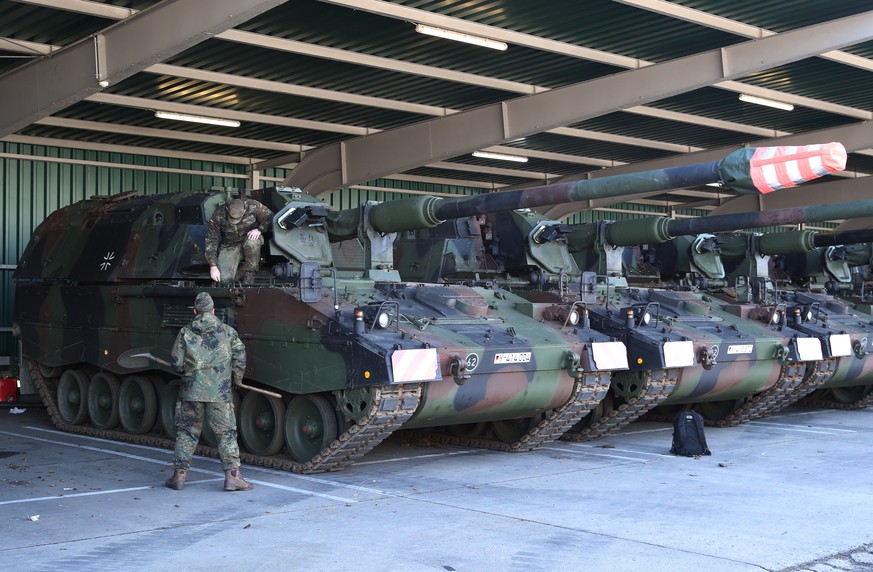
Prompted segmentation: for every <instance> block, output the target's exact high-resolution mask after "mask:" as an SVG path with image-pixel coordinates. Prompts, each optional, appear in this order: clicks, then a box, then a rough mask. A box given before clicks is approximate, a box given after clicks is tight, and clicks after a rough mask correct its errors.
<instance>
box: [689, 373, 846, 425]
mask: <svg viewBox="0 0 873 572" xmlns="http://www.w3.org/2000/svg"><path fill="white" fill-rule="evenodd" d="M836 371H837V358H827V359H823V360H821V361H817V362H813V365H812V367H809V366H808V364H807V363H806V362H799V363H790V364H785V365H784V366H782V371H781V372H780V373H779V379H778V380H777V381H776V383H775V384H774V385H773V387H771V388H769V389H767V390H764V391H762V392H761V393H758V394H756V395H754V396H752V397H751V398H749V399H748V400H747V401H746V402H745V403H743V404H742V405H741V406H740V407H739V408H737V409H736V410H734V411H733V412H731V414H730V415H728V416H727V417H725V418H724V419H717V420H714V419H705V420H704V423H705V424H706V425H709V426H712V427H734V426H736V425H741V424H743V423H747V422H749V421H752V420H753V419H760V418H761V417H766V416H767V415H770V414H772V413H776V412H777V411H780V410H782V409H784V408H786V407H788V406H789V405H791V404H792V403H794V402H796V401H797V400H798V399H800V398H802V397H803V396H805V395H808V394H809V393H812V392H813V391H815V390H816V389H818V387H819V386H821V385H822V384H824V383H826V382H827V381H828V380H829V379H830V378H831V376H833V375H834V373H835V372H836Z"/></svg>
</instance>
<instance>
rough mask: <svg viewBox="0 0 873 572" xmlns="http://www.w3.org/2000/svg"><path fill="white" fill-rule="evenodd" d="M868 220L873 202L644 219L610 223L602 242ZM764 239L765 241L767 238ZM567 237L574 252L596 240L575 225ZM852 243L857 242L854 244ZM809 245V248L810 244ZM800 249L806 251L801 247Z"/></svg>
mask: <svg viewBox="0 0 873 572" xmlns="http://www.w3.org/2000/svg"><path fill="white" fill-rule="evenodd" d="M869 216H873V200H871V201H854V202H848V203H837V204H828V205H812V206H806V207H794V208H787V209H774V210H770V211H759V212H749V213H737V214H730V215H715V216H706V217H698V218H687V219H674V218H663V217H653V218H648V219H637V220H625V221H618V222H614V223H612V224H610V225H608V226H607V227H606V229H605V241H606V243H607V244H609V245H612V246H635V245H638V244H660V243H662V242H667V241H668V240H672V239H674V238H676V237H679V236H693V235H698V234H704V233H706V234H713V233H717V232H730V231H736V230H740V229H748V228H762V227H769V226H780V225H786V224H801V223H812V222H823V221H828V220H837V219H851V218H861V217H869ZM781 234H784V233H774V234H773V235H772V236H776V235H781ZM842 234H843V235H844V236H849V234H848V232H847V233H842ZM767 236H768V237H769V236H771V235H767ZM567 237H568V240H569V244H570V247H571V248H572V249H573V250H574V251H580V250H584V249H585V248H590V247H592V246H593V245H594V243H595V241H596V239H597V228H596V225H593V224H586V225H578V226H576V227H574V229H573V230H572V231H571V232H570V233H568V235H567ZM768 240H770V241H771V242H774V243H775V240H776V239H775V238H772V239H768ZM807 240H813V238H812V237H810V238H809V239H807ZM765 242H766V241H765ZM847 242H848V241H847ZM854 242H858V241H857V240H855V241H854ZM780 244H781V243H780ZM804 244H805V243H804ZM809 244H810V245H812V243H811V242H810V243H809ZM773 248H774V249H778V248H783V246H777V245H776V244H774V246H773ZM803 249H807V248H805V247H804V248H803Z"/></svg>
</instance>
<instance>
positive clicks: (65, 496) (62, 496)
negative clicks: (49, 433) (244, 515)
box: [0, 477, 224, 506]
mask: <svg viewBox="0 0 873 572" xmlns="http://www.w3.org/2000/svg"><path fill="white" fill-rule="evenodd" d="M222 480H224V479H223V478H220V477H216V478H214V479H200V480H198V481H185V486H186V487H187V486H189V485H199V484H202V483H215V482H218V481H222ZM153 488H155V487H154V485H151V486H147V487H128V488H124V489H111V490H105V491H88V492H87V493H70V494H66V493H58V494H56V495H52V496H50V497H36V498H32V499H14V500H8V501H0V506H2V505H7V504H22V503H29V502H39V501H49V500H63V499H70V498H76V497H93V496H96V495H112V494H116V493H129V492H135V491H147V490H149V489H153Z"/></svg>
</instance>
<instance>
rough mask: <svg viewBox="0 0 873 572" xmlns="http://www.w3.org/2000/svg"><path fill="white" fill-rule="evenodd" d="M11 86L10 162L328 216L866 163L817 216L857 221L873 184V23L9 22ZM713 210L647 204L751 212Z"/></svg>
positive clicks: (107, 6) (478, 13)
mask: <svg viewBox="0 0 873 572" xmlns="http://www.w3.org/2000/svg"><path fill="white" fill-rule="evenodd" d="M419 24H422V25H428V26H434V27H438V28H441V29H445V30H451V31H455V32H460V33H462V34H466V35H468V36H478V37H482V38H487V39H490V40H495V41H498V42H503V43H505V44H506V46H507V48H506V49H505V50H494V49H490V48H487V47H481V46H478V45H471V44H468V43H462V42H458V41H453V40H449V39H444V38H441V37H433V36H430V35H425V34H421V33H417V32H416V26H417V25H419ZM0 74H2V75H0V140H3V141H11V142H18V143H30V144H39V145H49V146H60V147H71V146H72V147H85V148H100V149H106V150H117V151H121V152H126V153H135V154H142V155H149V154H154V153H158V152H160V153H164V154H166V153H173V154H175V155H176V156H180V157H187V158H200V159H203V160H210V161H232V162H235V163H240V162H242V163H245V164H246V165H249V166H250V168H251V170H252V171H253V172H254V173H257V172H261V171H263V170H264V169H266V168H270V167H280V166H281V167H286V168H291V169H292V171H291V175H290V176H289V179H288V182H289V183H290V184H296V185H298V186H301V187H302V188H304V189H305V190H308V191H310V192H312V193H313V194H319V193H324V192H326V191H329V190H331V189H334V188H338V187H346V186H352V185H356V184H362V183H365V182H367V181H372V180H375V179H377V178H387V179H391V178H396V179H401V180H407V181H418V182H426V183H436V184H445V185H460V186H465V187H472V188H479V189H486V190H500V189H504V188H520V187H525V186H532V185H542V184H546V183H551V182H555V181H558V180H562V179H563V180H565V179H567V178H580V177H586V176H602V175H603V174H608V173H613V172H629V171H636V170H641V169H650V168H658V167H664V166H672V165H676V164H683V163H690V162H698V161H699V160H701V159H700V158H707V159H703V160H711V159H710V158H718V157H719V156H720V155H719V153H721V152H722V151H723V150H725V149H732V148H737V147H740V146H743V145H752V146H754V145H760V144H765V142H771V141H777V142H786V144H797V143H801V144H802V143H824V142H827V141H831V140H836V141H841V142H843V143H844V144H845V145H846V147H847V148H848V150H849V151H850V155H849V164H848V168H847V171H846V172H845V173H844V174H842V176H841V177H827V179H829V180H830V182H828V181H824V182H822V183H821V184H822V185H829V186H830V187H829V190H828V191H827V192H825V193H822V192H819V193H818V194H817V196H819V197H825V196H826V195H827V196H831V197H833V196H837V195H840V194H844V195H846V196H847V197H849V198H854V200H857V199H858V198H860V195H859V193H861V192H863V191H864V190H865V189H869V187H870V185H869V183H867V182H866V181H865V178H866V176H867V175H869V174H873V2H865V1H858V0H827V1H825V0H732V1H731V2H721V1H718V0H673V1H665V0H584V1H580V0H543V1H541V2H531V1H530V0H463V1H462V0H391V1H385V0H321V1H319V0H288V1H284V2H283V1H281V0H272V1H264V0H233V1H231V0H111V1H102V2H98V1H87V0H21V1H18V0H0ZM741 93H744V94H749V95H755V96H759V97H764V98H768V99H771V100H776V101H779V102H783V103H788V104H792V105H793V106H794V109H793V110H792V111H785V110H780V109H774V108H771V107H764V106H761V105H757V104H754V103H746V102H743V101H740V100H739V99H738V95H739V94H741ZM156 111H166V112H176V113H184V114H193V115H197V116H206V117H214V118H223V119H229V120H235V121H238V122H239V123H240V125H239V126H238V127H227V126H216V125H202V124H194V123H186V122H180V121H172V120H168V119H160V118H157V117H156V115H155V112H156ZM475 150H484V151H490V152H496V153H501V154H505V155H510V156H516V157H524V158H526V159H527V160H526V162H508V161H505V160H498V159H490V158H478V157H473V156H472V155H471V152H472V151H475ZM298 165H299V166H298ZM821 190H824V188H822V189H820V191H821ZM714 191H715V190H714V189H705V188H704V189H681V190H678V191H674V192H671V193H659V194H654V195H651V196H638V197H635V198H634V201H636V202H639V203H641V204H647V203H651V204H669V205H670V206H672V207H674V208H696V209H708V210H713V209H716V208H718V207H719V206H720V205H721V204H723V203H724V202H725V201H727V200H729V199H731V198H733V197H734V195H733V194H732V193H731V192H729V191H724V190H721V191H718V192H714ZM805 196H807V197H808V198H807V199H805V200H813V199H811V198H809V197H810V195H805ZM798 200H799V199H798ZM823 200H826V199H823ZM608 202H609V201H604V202H602V203H596V202H592V203H591V204H587V205H574V206H572V208H571V207H561V208H554V209H551V210H550V211H549V214H550V215H551V216H553V217H555V218H558V217H560V216H563V215H566V214H568V213H569V212H572V211H573V209H575V210H579V209H580V208H585V207H591V206H602V205H604V204H608ZM613 202H615V201H614V200H613ZM758 206H759V208H763V207H762V203H759V205H758ZM780 206H784V204H780Z"/></svg>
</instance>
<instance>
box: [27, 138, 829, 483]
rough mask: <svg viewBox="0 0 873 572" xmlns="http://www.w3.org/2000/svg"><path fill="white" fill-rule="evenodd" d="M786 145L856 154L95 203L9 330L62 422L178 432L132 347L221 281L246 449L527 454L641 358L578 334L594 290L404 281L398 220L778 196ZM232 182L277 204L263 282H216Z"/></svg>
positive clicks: (39, 256) (44, 244)
mask: <svg viewBox="0 0 873 572" xmlns="http://www.w3.org/2000/svg"><path fill="white" fill-rule="evenodd" d="M788 151H792V150H788ZM772 155H779V156H780V158H779V159H777V160H778V161H789V162H791V161H809V162H811V163H815V165H812V166H805V167H804V168H802V169H796V170H797V171H798V172H803V173H807V174H808V176H806V177H805V178H807V179H808V178H813V177H815V176H820V175H823V174H826V173H828V172H833V171H836V170H839V169H841V168H842V166H843V165H844V164H845V150H844V149H843V148H842V146H840V145H839V144H829V145H821V146H812V147H810V148H808V149H803V150H801V152H800V153H799V156H793V155H791V153H790V152H784V153H783V152H782V151H780V150H779V149H778V148H777V149H775V150H774V149H758V150H755V149H744V150H741V151H738V152H736V153H733V154H731V155H729V156H728V157H726V158H725V159H724V160H722V161H717V162H714V163H707V164H703V165H695V166H691V167H678V168H673V169H664V170H660V171H652V172H647V173H641V174H637V175H636V176H633V175H631V176H628V175H625V176H621V177H610V178H604V179H599V180H597V181H582V182H580V183H576V184H572V185H563V186H562V185H555V186H552V187H547V188H544V189H532V190H524V191H514V192H507V193H497V194H493V195H487V196H482V197H464V198H459V199H444V200H440V199H435V198H433V197H419V198H416V199H410V200H400V201H392V202H390V203H382V204H367V205H363V206H362V207H361V208H356V209H347V210H340V211H336V210H333V209H331V208H330V207H328V206H327V205H324V204H322V203H320V202H318V201H316V200H315V199H313V198H312V197H310V196H308V195H305V194H303V193H301V192H299V190H296V189H286V188H273V189H258V190H253V191H247V192H236V193H234V192H230V193H228V192H214V191H192V192H183V193H176V194H171V195H156V196H143V197H141V196H137V195H136V194H135V193H128V194H123V195H118V196H114V197H105V198H93V199H90V200H87V201H82V202H80V203H76V204H74V205H70V206H68V207H64V208H63V209H60V210H59V211H57V212H55V213H53V214H52V215H51V216H50V217H49V218H48V219H46V221H45V222H44V223H43V224H41V225H40V226H39V227H38V228H37V229H36V231H35V232H34V236H33V239H32V240H31V242H30V244H29V245H28V247H27V248H26V250H25V252H24V254H23V256H22V259H21V261H20V263H19V268H18V270H17V271H16V274H15V280H16V286H17V288H16V303H15V312H14V313H15V317H14V321H15V323H14V329H15V332H16V333H17V334H18V335H19V337H20V340H21V346H22V354H23V357H24V358H25V359H26V360H27V364H28V366H29V367H28V371H29V372H30V374H31V376H32V377H33V379H34V381H35V383H36V386H37V389H38V391H39V393H40V394H41V395H42V397H43V401H44V402H45V404H46V405H47V407H48V408H49V412H50V414H51V416H52V419H53V421H54V422H55V424H56V425H57V426H58V427H59V428H61V429H63V430H67V431H73V432H79V433H86V434H93V435H103V436H106V437H111V438H120V439H126V440H129V441H134V442H144V443H151V444H158V445H162V446H166V447H172V445H173V441H172V438H173V437H174V434H173V433H174V423H173V410H174V404H175V401H176V395H178V391H179V380H178V379H176V378H175V376H174V375H173V372H168V371H166V370H165V369H164V368H162V367H161V366H160V365H159V362H153V363H147V364H142V363H140V362H138V361H131V360H130V359H128V358H129V356H130V355H136V356H140V355H153V356H156V357H158V358H164V359H166V358H167V357H168V354H169V348H170V347H171V345H172V341H173V339H174V337H175V334H176V333H177V331H178V329H179V328H180V327H181V326H182V325H184V324H185V323H187V322H188V321H189V320H190V317H191V315H192V313H191V305H192V303H193V299H194V297H195V295H196V294H197V293H198V292H201V291H207V292H209V293H210V294H211V295H212V297H213V298H214V299H215V303H216V314H217V315H218V316H219V317H220V318H221V319H222V320H224V321H226V322H227V323H229V324H230V325H232V326H234V327H235V328H236V329H237V330H238V331H239V332H240V334H241V337H242V339H243V343H244V344H245V345H246V348H247V355H248V364H247V368H246V372H245V382H246V385H247V386H249V387H252V388H254V390H249V389H245V390H240V391H238V398H239V401H240V403H239V407H238V413H239V427H240V428H239V432H240V439H241V442H242V445H243V448H244V453H243V459H244V461H245V462H249V463H256V464H264V465H269V466H274V467H280V468H286V469H289V470H294V471H304V472H314V471H324V470H336V469H340V468H343V467H345V466H347V465H348V464H349V463H351V462H353V461H354V460H355V459H356V458H358V457H360V456H361V455H363V454H365V453H366V452H367V451H369V450H370V449H372V448H373V447H375V446H376V445H377V444H378V443H379V442H381V441H382V440H383V439H385V438H386V437H387V436H388V435H389V434H391V432H393V431H394V430H397V429H400V428H404V429H406V428H414V429H420V428H433V427H443V426H451V427H455V428H456V429H458V428H463V429H461V430H462V431H470V433H471V435H470V436H471V437H477V438H478V437H480V436H482V431H483V429H482V428H483V426H485V427H486V430H487V432H488V435H485V436H484V437H483V439H484V438H485V437H487V438H488V439H491V437H494V439H491V440H488V442H487V443H483V446H488V447H491V448H500V449H503V450H508V451H516V450H529V449H533V448H536V447H539V446H541V445H542V444H544V443H547V442H549V441H551V440H553V439H555V438H557V437H558V436H560V435H561V434H562V433H564V432H565V431H566V430H567V429H569V428H570V427H572V426H573V425H575V424H576V423H577V422H579V420H580V419H582V418H584V417H585V416H586V415H587V414H588V413H589V412H591V411H593V410H594V409H595V408H596V407H597V406H598V405H599V404H600V402H601V401H602V399H603V398H604V396H605V395H606V393H607V391H608V389H609V387H610V372H611V371H616V370H621V369H623V368H626V367H628V364H627V354H626V351H625V346H624V344H623V342H622V341H621V340H619V339H617V338H615V337H613V336H611V335H609V334H603V333H601V334H599V335H597V336H590V337H588V338H584V339H583V338H582V337H581V336H580V335H579V331H578V327H577V320H578V318H579V316H580V315H581V314H583V313H584V310H585V302H584V301H583V300H576V301H567V300H562V301H558V302H548V303H543V302H533V301H530V300H526V299H523V298H520V297H518V296H516V295H515V294H513V293H512V292H508V291H506V290H502V289H485V288H478V287H470V286H448V285H444V284H432V283H431V284H428V283H424V284H408V283H404V282H403V281H401V280H400V276H399V275H398V274H397V271H396V270H395V269H394V267H393V256H392V250H393V248H392V247H393V240H394V236H395V233H396V232H398V231H402V230H404V229H409V228H429V227H433V226H435V225H436V224H438V223H439V222H440V221H442V220H449V219H456V218H458V217H464V216H468V215H470V214H475V213H479V212H501V211H506V210H511V209H515V208H519V207H530V206H536V205H546V204H553V203H555V202H562V201H568V200H569V201H577V200H584V199H585V198H588V197H592V196H620V195H621V194H624V193H633V192H639V191H651V190H659V189H668V188H676V187H678V186H687V185H700V184H705V183H714V182H722V183H723V184H726V185H730V186H732V187H734V188H737V189H741V190H748V191H751V190H753V189H757V191H755V192H768V191H770V190H773V189H775V188H779V187H786V186H791V185H793V184H795V183H796V182H798V181H797V180H792V179H790V178H779V177H774V178H772V179H768V177H767V173H768V169H769V167H768V165H770V164H771V163H772V160H773V159H772V157H771V156H772ZM810 157H812V159H810ZM789 171H791V169H789ZM235 194H237V195H238V194H243V195H245V196H248V197H252V198H255V199H258V200H260V201H261V202H262V203H264V204H265V205H267V206H268V207H270V208H271V210H273V211H274V212H275V213H276V214H275V215H274V217H273V220H272V226H271V230H270V232H269V233H268V237H267V238H268V245H267V246H266V247H265V248H264V249H263V251H262V253H261V255H262V256H261V258H262V268H264V269H267V268H269V269H270V272H267V271H265V270H262V271H259V272H258V273H257V274H256V276H255V278H254V283H253V284H251V285H248V284H246V285H242V284H238V283H235V284H214V283H212V281H211V280H210V279H209V272H208V265H207V263H206V260H205V257H204V255H203V251H204V236H205V233H206V223H207V221H208V220H209V217H210V216H211V215H212V213H213V212H214V211H215V209H216V208H218V207H219V206H221V205H223V204H224V203H225V202H226V201H227V200H228V198H229V195H230V196H233V195H235ZM574 316H575V319H574ZM546 322H548V323H546ZM131 352H135V353H133V354H132V353H131ZM674 361H675V360H674ZM256 390H267V391H269V392H272V393H273V394H278V395H279V396H280V397H274V396H272V395H268V394H265V393H263V391H256ZM119 425H120V430H119V429H118V427H119ZM456 432H457V431H456ZM206 438H207V443H208V435H207V436H206ZM486 440H487V439H486ZM282 450H287V451H288V453H289V456H288V457H283V456H281V455H280V452H281V451H282Z"/></svg>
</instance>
